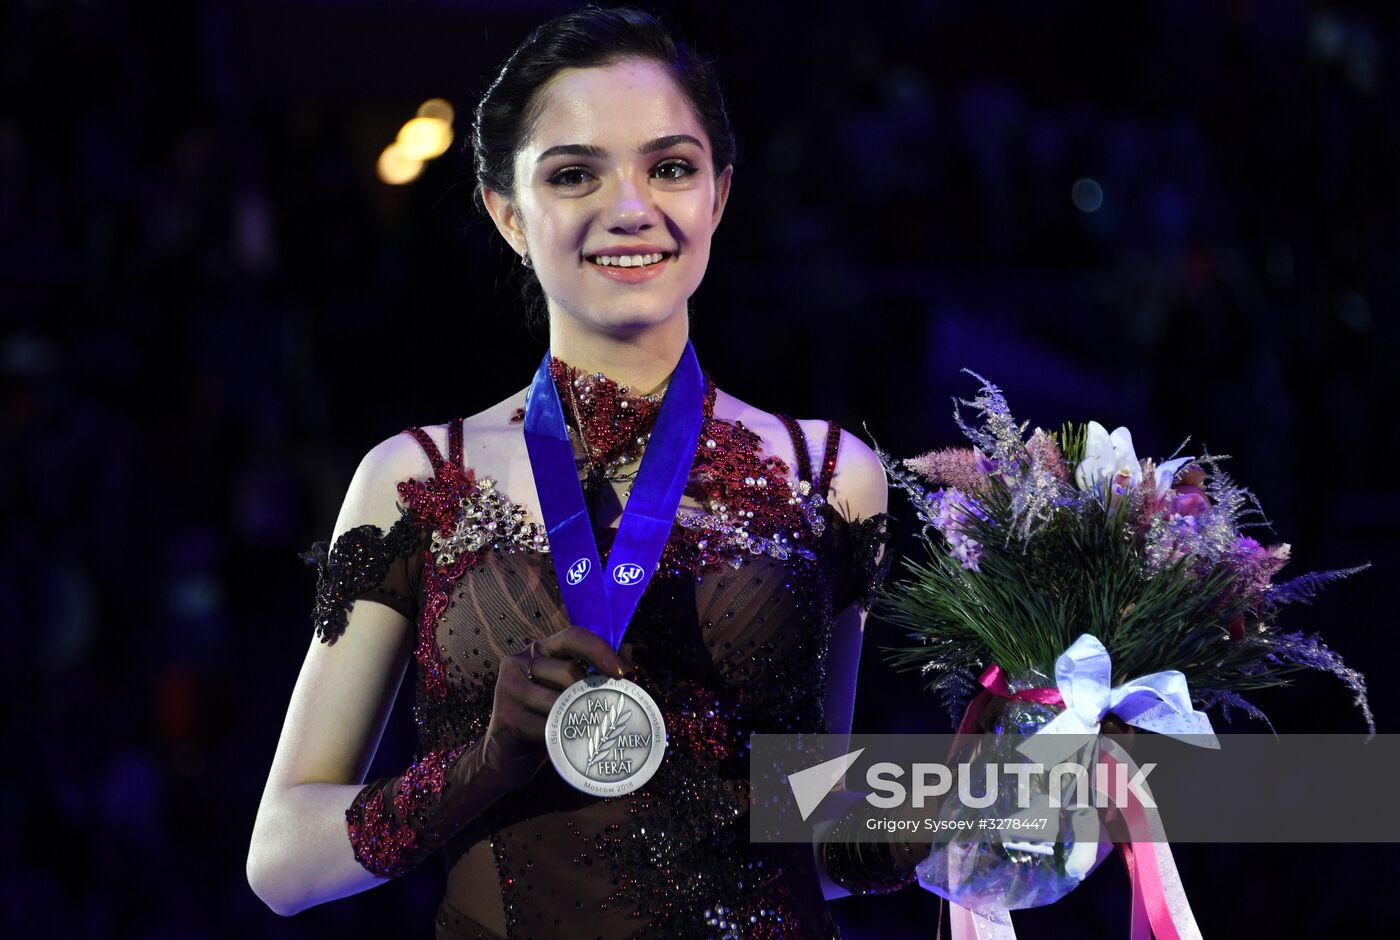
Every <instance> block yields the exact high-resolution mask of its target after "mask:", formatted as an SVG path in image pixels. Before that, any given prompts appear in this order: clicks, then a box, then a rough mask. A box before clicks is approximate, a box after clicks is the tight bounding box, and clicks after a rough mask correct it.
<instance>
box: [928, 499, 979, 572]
mask: <svg viewBox="0 0 1400 940" xmlns="http://www.w3.org/2000/svg"><path fill="white" fill-rule="evenodd" d="M929 504H930V509H931V510H932V511H931V513H930V521H931V523H932V524H933V527H934V528H935V529H937V530H938V531H939V532H941V533H942V534H943V537H944V538H945V539H947V540H948V550H949V552H950V553H951V554H952V556H953V557H954V558H956V559H958V561H959V562H961V564H962V566H963V567H964V568H966V569H967V570H969V571H980V570H981V569H980V568H979V567H978V561H979V559H981V557H982V543H981V542H979V541H977V540H976V539H975V538H973V537H972V535H971V532H970V529H971V527H972V525H973V524H974V521H975V520H978V519H980V520H983V521H985V520H987V518H988V517H987V514H986V513H985V512H983V511H982V507H981V506H979V505H978V503H977V500H975V499H974V498H972V497H971V496H969V495H967V494H966V493H964V492H963V491H962V490H960V489H958V488H957V487H952V486H950V487H945V488H944V489H941V490H938V491H937V492H935V493H931V494H930V495H929Z"/></svg>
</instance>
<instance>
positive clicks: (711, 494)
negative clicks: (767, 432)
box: [661, 415, 825, 576]
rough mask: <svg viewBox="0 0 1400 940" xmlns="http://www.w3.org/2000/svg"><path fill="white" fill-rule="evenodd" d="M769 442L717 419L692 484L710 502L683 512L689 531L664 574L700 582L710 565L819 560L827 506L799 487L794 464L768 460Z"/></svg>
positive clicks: (670, 549) (670, 552) (667, 555)
mask: <svg viewBox="0 0 1400 940" xmlns="http://www.w3.org/2000/svg"><path fill="white" fill-rule="evenodd" d="M762 448H763V438H762V437H760V436H759V435H758V434H756V433H754V432H753V431H751V430H749V429H748V428H746V427H744V424H743V422H741V421H734V422H730V421H725V420H723V419H721V418H715V417H714V416H713V415H711V416H710V417H708V418H707V419H706V421H705V424H704V428H703V431H702V433H701V435H700V440H699V441H698V442H697V445H696V448H695V461H694V463H693V464H692V466H691V479H692V481H693V482H695V483H696V484H698V485H699V487H700V489H701V490H702V491H703V492H705V493H706V494H707V496H708V503H707V504H706V505H705V506H704V507H703V508H702V509H701V510H699V511H696V510H687V509H682V511H681V512H680V514H679V516H678V518H677V521H678V522H679V523H680V525H681V526H682V527H683V528H684V529H685V530H686V531H685V533H684V535H683V536H682V538H680V539H678V540H673V541H671V542H670V543H668V544H667V546H666V549H665V551H664V552H663V553H662V556H661V559H662V568H663V569H664V570H668V571H670V572H672V573H675V574H679V573H683V572H688V573H692V574H694V575H696V576H698V575H699V574H700V573H701V571H702V570H703V569H704V568H706V567H717V566H719V565H721V564H728V565H730V566H731V567H734V568H738V567H739V566H740V565H742V564H743V560H744V558H745V557H747V556H749V555H760V554H766V555H771V556H773V557H775V558H781V559H786V558H788V557H790V556H791V555H793V554H798V555H802V556H804V557H809V558H810V557H811V554H812V553H811V550H810V549H808V548H807V543H810V542H812V541H814V540H815V539H816V538H817V537H818V536H820V535H821V533H822V529H823V527H824V526H825V520H824V519H823V518H822V515H821V512H820V509H821V506H822V504H823V502H824V500H823V499H822V498H821V496H819V495H817V494H816V493H814V492H812V487H811V484H810V483H807V482H806V481H801V482H798V483H797V484H795V485H794V484H793V483H792V482H791V481H790V480H789V477H788V474H789V468H788V465H787V463H786V462H785V461H784V460H783V459H782V458H780V457H774V456H767V457H765V456H763V455H762V453H761V450H762Z"/></svg>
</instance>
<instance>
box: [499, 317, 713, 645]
mask: <svg viewBox="0 0 1400 940" xmlns="http://www.w3.org/2000/svg"><path fill="white" fill-rule="evenodd" d="M549 362H550V353H549V352H546V353H545V354H544V361H542V362H541V363H540V367H539V369H538V370H536V372H535V380H534V382H533V383H532V384H531V386H530V391H529V394H528V395H527V396H526V398H525V448H526V450H527V451H528V452H529V455H530V472H531V474H532V475H533V476H534V479H535V491H536V492H537V493H538V494H539V499H540V510H541V512H542V513H543V515H544V523H545V528H546V529H547V530H548V532H549V549H550V554H551V555H553V556H554V574H555V577H556V578H557V579H558V581H559V591H560V593H561V594H563V596H564V606H565V608H566V609H567V610H568V612H569V620H570V622H571V623H575V624H578V625H579V626H581V627H586V628H587V629H589V630H592V631H593V632H594V633H596V634H598V635H599V636H600V637H602V638H603V639H605V640H607V641H608V642H609V643H610V644H612V647H613V649H617V648H618V646H620V645H621V643H622V636H623V633H624V632H625V631H626V630H627V624H628V622H629V621H630V620H631V619H632V614H633V613H634V612H635V611H636V609H637V603H638V602H639V601H640V600H641V598H642V592H643V591H645V590H646V586H647V584H648V583H649V582H650V581H651V577H652V575H653V574H655V573H656V568H657V562H658V561H659V559H660V558H661V550H662V548H663V547H664V546H665V544H666V539H667V538H668V537H669V536H670V534H671V527H672V525H674V523H675V519H676V509H677V508H678V507H679V506H680V502H681V493H682V491H683V490H684V489H685V483H686V480H687V479H688V478H689V476H690V464H691V461H692V460H694V458H695V443H696V441H697V439H698V438H699V436H700V428H701V425H702V424H703V422H704V418H705V414H704V400H705V377H704V373H702V372H701V371H700V363H699V361H698V360H697V359H696V358H695V350H694V348H693V347H692V346H691V345H690V343H689V341H687V342H686V344H685V351H684V352H682V353H681V359H680V362H679V363H677V364H676V369H675V372H673V373H672V375H671V384H670V385H669V386H667V388H666V395H665V397H664V398H663V399H662V400H661V410H660V413H659V414H658V415H657V418H656V425H655V427H654V428H653V429H652V433H651V439H650V441H648V443H647V448H646V452H645V453H644V454H643V455H642V466H641V469H640V470H638V472H637V478H636V481H635V482H634V483H633V486H632V493H631V495H630V496H629V497H628V500H627V507H626V509H624V510H623V513H622V521H621V522H620V523H619V525H618V530H617V536H616V538H615V539H614V540H613V546H612V550H611V551H610V552H609V553H608V563H607V566H606V567H604V566H603V565H602V564H601V563H600V562H599V559H598V545H597V542H595V541H594V538H593V524H592V521H591V520H590V519H589V517H588V507H587V505H586V504H585V503H584V498H583V486H582V485H581V484H580V482H579V479H578V468H577V466H576V465H575V463H574V450H573V446H572V445H571V444H570V443H569V432H568V425H567V423H566V422H565V419H564V406H563V403H562V402H561V401H560V400H559V390H558V389H557V388H556V387H555V384H554V379H553V377H552V376H551V375H550V372H549ZM579 433H583V429H581V428H580V430H579Z"/></svg>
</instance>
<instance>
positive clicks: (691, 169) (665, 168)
mask: <svg viewBox="0 0 1400 940" xmlns="http://www.w3.org/2000/svg"><path fill="white" fill-rule="evenodd" d="M652 172H653V173H655V174H656V175H657V176H658V177H660V178H661V179H663V180H670V181H671V182H677V181H679V180H683V179H685V178H686V177H687V176H693V175H694V174H695V173H696V169H695V166H694V164H692V163H691V162H690V161H688V160H681V159H679V158H677V159H675V160H667V161H666V162H665V163H661V164H658V165H657V167H656V169H655V170H653V171H652Z"/></svg>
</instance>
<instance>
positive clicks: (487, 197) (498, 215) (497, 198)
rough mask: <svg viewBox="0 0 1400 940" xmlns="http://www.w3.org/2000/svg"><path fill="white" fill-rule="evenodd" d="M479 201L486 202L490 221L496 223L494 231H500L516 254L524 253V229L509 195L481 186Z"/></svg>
mask: <svg viewBox="0 0 1400 940" xmlns="http://www.w3.org/2000/svg"><path fill="white" fill-rule="evenodd" d="M481 201H482V202H484V203H485V204H486V212H487V214H488V215H490V216H491V221H492V222H495V223H496V231H498V232H500V233H501V237H502V238H504V239H505V240H506V242H507V243H508V244H509V245H510V247H511V248H512V249H513V250H514V251H515V253H516V254H517V255H523V254H525V247H526V242H525V229H524V228H523V227H522V226H521V224H520V216H519V215H518V214H517V213H516V211H515V203H514V202H512V201H511V199H510V197H509V196H503V195H501V194H500V193H498V192H496V191H495V190H494V189H491V188H490V187H488V186H483V187H481Z"/></svg>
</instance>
